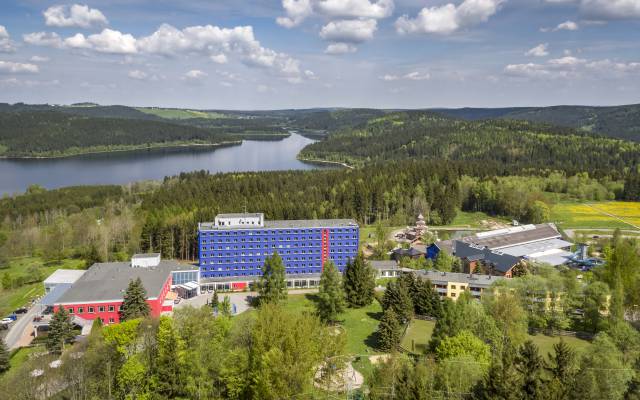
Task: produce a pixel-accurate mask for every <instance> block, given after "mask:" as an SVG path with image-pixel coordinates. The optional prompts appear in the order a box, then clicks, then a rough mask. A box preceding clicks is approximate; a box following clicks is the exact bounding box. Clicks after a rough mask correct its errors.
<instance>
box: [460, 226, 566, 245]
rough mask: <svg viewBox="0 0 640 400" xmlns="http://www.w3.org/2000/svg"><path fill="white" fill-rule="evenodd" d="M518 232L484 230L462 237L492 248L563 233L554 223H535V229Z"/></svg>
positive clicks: (549, 237) (551, 237) (470, 241)
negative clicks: (499, 232) (478, 233)
mask: <svg viewBox="0 0 640 400" xmlns="http://www.w3.org/2000/svg"><path fill="white" fill-rule="evenodd" d="M522 228H523V230H521V231H517V232H505V233H502V234H495V235H491V234H490V232H483V233H481V234H480V235H481V236H478V235H477V234H476V235H472V236H467V237H464V238H462V239H460V240H461V241H463V242H467V243H473V244H475V245H477V246H482V247H488V248H490V249H492V250H496V249H500V248H502V247H511V246H516V245H521V244H524V243H530V242H535V241H539V240H545V239H553V238H560V237H561V236H562V235H560V233H559V232H558V230H557V229H556V227H555V226H554V225H553V224H540V225H534V226H533V229H526V230H525V229H524V228H526V227H522Z"/></svg>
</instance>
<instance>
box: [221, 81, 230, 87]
mask: <svg viewBox="0 0 640 400" xmlns="http://www.w3.org/2000/svg"><path fill="white" fill-rule="evenodd" d="M220 86H224V87H232V86H233V84H232V83H230V82H227V81H220Z"/></svg>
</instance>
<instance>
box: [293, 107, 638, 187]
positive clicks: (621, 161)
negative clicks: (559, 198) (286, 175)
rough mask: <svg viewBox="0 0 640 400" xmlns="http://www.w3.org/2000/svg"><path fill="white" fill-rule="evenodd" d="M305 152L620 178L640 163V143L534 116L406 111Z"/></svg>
mask: <svg viewBox="0 0 640 400" xmlns="http://www.w3.org/2000/svg"><path fill="white" fill-rule="evenodd" d="M300 157H301V158H303V159H311V160H313V159H315V160H327V161H335V162H345V163H348V164H351V165H363V164H368V163H375V162H379V161H387V160H405V159H429V160H443V161H444V160H452V161H460V162H463V163H465V164H467V165H473V166H475V167H474V168H477V169H478V171H487V172H488V171H492V172H497V173H498V174H502V173H511V174H513V173H518V172H520V173H540V171H543V170H546V171H553V170H558V171H565V172H567V173H568V174H575V173H577V172H588V173H589V174H592V175H593V176H607V175H609V176H611V175H616V174H617V176H618V177H620V176H623V175H624V171H625V168H627V167H629V166H632V165H640V144H638V143H634V142H630V141H624V140H619V139H613V138H605V137H600V136H596V135H591V134H587V133H581V132H578V131H576V130H574V129H572V128H563V127H556V126H551V125H545V124H540V123H535V122H530V121H518V120H507V119H485V120H477V121H466V120H461V119H456V118H453V117H449V116H446V115H443V114H440V113H436V112H431V111H406V112H396V113H390V114H387V115H385V116H383V117H378V118H375V119H373V120H371V121H369V122H368V123H366V124H363V125H361V126H358V127H356V128H353V129H345V130H342V131H340V132H337V133H334V134H331V135H329V136H328V137H327V138H326V139H324V140H322V141H320V142H317V143H313V144H310V145H308V146H307V147H305V148H304V149H303V150H302V152H301V153H300ZM399 172H400V171H399ZM476 173H477V172H476Z"/></svg>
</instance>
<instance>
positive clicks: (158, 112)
mask: <svg viewBox="0 0 640 400" xmlns="http://www.w3.org/2000/svg"><path fill="white" fill-rule="evenodd" d="M137 110H138V111H141V112H143V113H146V114H151V115H155V116H158V117H160V118H167V119H189V118H209V119H216V118H223V117H225V115H224V114H220V113H214V112H204V111H196V110H181V109H180V110H179V109H173V108H146V107H140V108H137Z"/></svg>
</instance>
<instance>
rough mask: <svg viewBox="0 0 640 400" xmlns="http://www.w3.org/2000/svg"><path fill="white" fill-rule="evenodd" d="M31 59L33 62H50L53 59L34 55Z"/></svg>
mask: <svg viewBox="0 0 640 400" xmlns="http://www.w3.org/2000/svg"><path fill="white" fill-rule="evenodd" d="M29 60H30V61H32V62H48V61H49V60H51V59H50V58H49V57H42V56H33V57H31V58H30V59H29Z"/></svg>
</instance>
